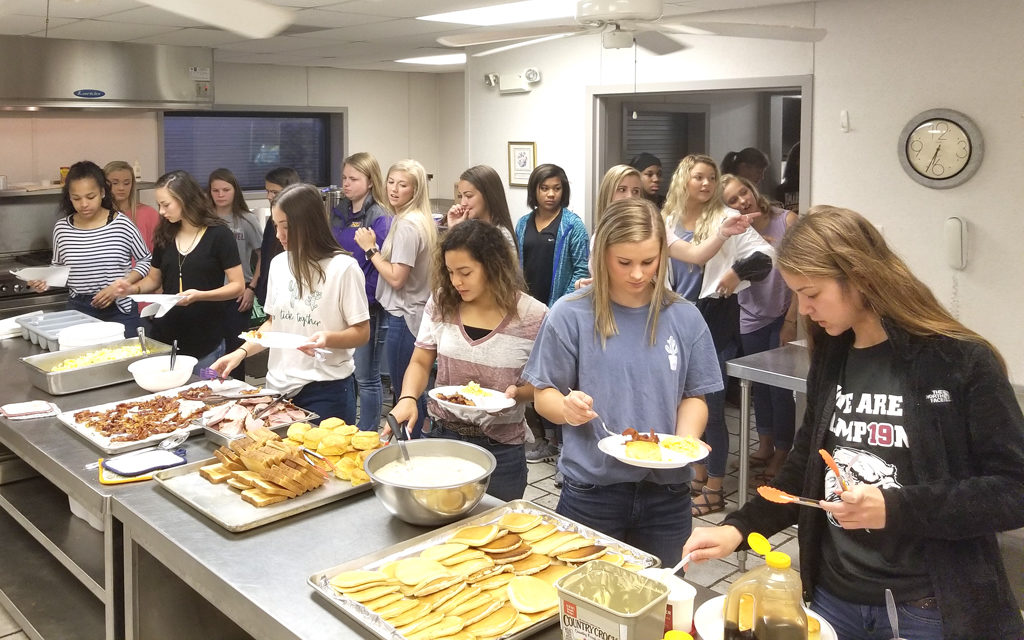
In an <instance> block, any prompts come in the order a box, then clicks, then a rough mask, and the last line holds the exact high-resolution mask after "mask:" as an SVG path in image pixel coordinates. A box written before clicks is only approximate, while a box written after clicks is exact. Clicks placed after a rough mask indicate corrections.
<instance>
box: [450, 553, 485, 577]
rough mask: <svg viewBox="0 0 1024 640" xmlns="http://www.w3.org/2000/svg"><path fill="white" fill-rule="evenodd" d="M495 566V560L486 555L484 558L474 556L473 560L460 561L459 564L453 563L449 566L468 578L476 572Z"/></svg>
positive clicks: (456, 572)
mask: <svg viewBox="0 0 1024 640" xmlns="http://www.w3.org/2000/svg"><path fill="white" fill-rule="evenodd" d="M493 566H494V561H493V560H491V559H490V558H488V557H487V556H484V557H482V558H473V559H472V560H466V561H465V562H460V563H459V564H453V565H452V566H450V567H448V571H450V572H451V573H452V574H454V575H457V576H459V577H462V578H467V577H469V576H471V575H473V574H474V573H477V572H479V571H483V570H485V569H490V568H491V567H493Z"/></svg>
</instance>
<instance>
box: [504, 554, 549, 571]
mask: <svg viewBox="0 0 1024 640" xmlns="http://www.w3.org/2000/svg"><path fill="white" fill-rule="evenodd" d="M550 564H551V558H549V557H548V556H546V555H543V554H541V553H531V554H530V555H528V556H526V557H525V558H523V559H522V560H516V561H515V562H513V563H512V572H513V573H515V574H516V575H517V576H528V575H530V574H532V573H537V572H538V571H541V570H543V569H545V568H547V567H548V565H550Z"/></svg>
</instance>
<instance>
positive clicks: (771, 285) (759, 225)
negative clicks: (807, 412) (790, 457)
mask: <svg viewBox="0 0 1024 640" xmlns="http://www.w3.org/2000/svg"><path fill="white" fill-rule="evenodd" d="M722 200H724V201H725V204H726V206H728V207H732V208H733V209H735V210H737V211H739V212H740V213H744V214H752V213H761V214H762V215H760V216H758V217H756V218H754V220H753V222H752V225H753V227H754V230H755V231H757V233H758V234H760V236H761V237H762V238H764V240H765V242H767V243H768V244H770V245H772V247H778V245H779V242H781V241H782V237H783V236H784V235H786V230H787V229H788V228H789V227H790V226H791V225H792V224H793V223H795V222H796V214H795V213H793V212H792V211H786V210H785V209H780V208H779V207H775V206H773V205H772V204H771V203H770V202H769V201H768V199H767V198H765V197H764V196H763V195H761V194H760V193H758V191H757V189H756V188H755V187H754V185H753V183H752V182H750V181H749V180H747V179H746V178H741V177H739V176H733V175H731V174H728V173H727V174H725V175H723V176H722ZM736 298H737V301H738V302H739V305H740V343H741V344H742V345H743V354H744V355H750V354H753V353H760V352H762V351H767V350H768V349H774V348H776V347H779V346H781V345H784V344H786V343H787V342H789V341H791V340H795V339H796V316H797V313H796V305H795V304H792V297H791V296H790V293H789V287H787V286H786V282H785V281H784V280H783V279H782V274H781V273H779V270H778V269H777V268H776V269H772V272H771V273H770V274H768V277H766V278H765V279H764V280H761V281H759V282H754V283H751V285H750V287H748V288H747V289H744V290H743V291H740V292H739V293H738V294H737V296H736ZM753 396H754V413H755V414H756V415H757V437H758V442H759V444H758V448H757V452H756V453H753V454H751V456H750V464H751V465H752V466H763V467H765V468H764V471H762V472H761V473H758V474H757V475H756V476H755V477H754V481H755V482H756V483H757V484H758V485H762V484H767V483H768V482H770V481H771V479H772V478H774V477H775V474H777V473H778V472H779V469H780V468H782V463H783V462H785V461H786V454H788V453H789V449H790V447H792V446H793V431H794V430H795V428H796V407H795V403H794V401H793V394H792V392H790V391H787V390H786V389H781V388H779V387H769V386H768V385H764V384H760V383H754V388H753Z"/></svg>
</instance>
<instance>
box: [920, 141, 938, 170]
mask: <svg viewBox="0 0 1024 640" xmlns="http://www.w3.org/2000/svg"><path fill="white" fill-rule="evenodd" d="M941 149H942V145H941V144H940V145H939V146H937V147H935V153H934V154H932V160H931V162H929V163H928V166H927V167H925V168H924V172H925V173H928V172H929V171H931V169H932V165H933V164H935V161H936V160H938V159H939V151H940V150H941Z"/></svg>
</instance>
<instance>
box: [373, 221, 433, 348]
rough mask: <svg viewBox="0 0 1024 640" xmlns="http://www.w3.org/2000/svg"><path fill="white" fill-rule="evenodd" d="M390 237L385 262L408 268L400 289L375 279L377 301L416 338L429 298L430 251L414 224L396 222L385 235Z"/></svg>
mask: <svg viewBox="0 0 1024 640" xmlns="http://www.w3.org/2000/svg"><path fill="white" fill-rule="evenodd" d="M388 233H389V234H390V235H391V236H393V237H392V240H391V256H390V257H388V256H385V258H387V260H388V262H391V263H393V264H404V265H408V266H409V267H411V269H410V271H409V277H408V278H406V280H405V284H404V285H403V286H402V288H401V289H395V288H394V287H392V286H391V285H390V284H388V282H387V280H385V279H384V278H383V277H379V278H377V301H378V302H380V306H382V307H384V309H385V310H386V311H388V313H391V314H392V315H401V316H402V317H403V318H405V324H406V326H408V327H409V332H410V333H412V335H414V336H415V335H417V334H419V331H420V324H421V323H422V321H423V307H424V305H426V304H427V298H429V297H430V247H429V246H428V245H427V241H426V239H425V238H424V237H423V234H422V233H420V230H419V228H418V227H417V226H416V223H414V222H412V221H410V220H406V219H405V218H396V219H395V221H394V223H393V224H392V225H391V231H389V232H388Z"/></svg>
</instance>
